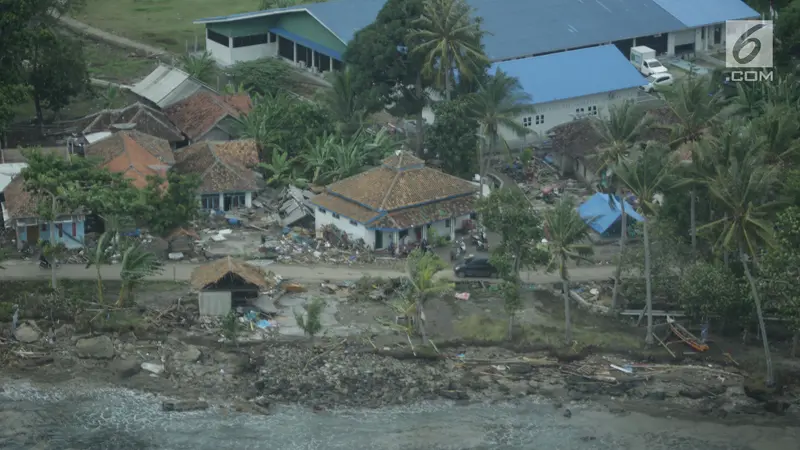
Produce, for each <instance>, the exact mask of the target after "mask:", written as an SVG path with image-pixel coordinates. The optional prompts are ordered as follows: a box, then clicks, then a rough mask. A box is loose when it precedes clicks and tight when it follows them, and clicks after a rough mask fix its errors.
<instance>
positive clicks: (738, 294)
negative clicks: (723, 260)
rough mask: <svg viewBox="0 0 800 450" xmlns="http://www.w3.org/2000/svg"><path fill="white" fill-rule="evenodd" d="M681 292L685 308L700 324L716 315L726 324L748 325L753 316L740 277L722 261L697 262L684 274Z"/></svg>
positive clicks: (680, 287)
mask: <svg viewBox="0 0 800 450" xmlns="http://www.w3.org/2000/svg"><path fill="white" fill-rule="evenodd" d="M679 292H680V304H681V306H682V307H683V311H684V312H685V313H686V315H687V316H689V317H690V318H691V319H693V320H696V321H699V322H700V323H704V322H705V321H707V320H708V319H709V317H711V316H714V315H718V316H720V317H721V318H722V320H723V321H724V322H725V323H726V324H745V323H747V322H749V319H750V318H751V317H752V312H753V308H752V306H751V304H750V303H749V302H747V301H746V300H747V299H746V298H743V295H742V288H741V286H740V283H739V280H738V279H737V278H736V275H734V273H733V272H731V270H730V269H729V268H728V267H726V266H725V265H723V264H709V263H703V262H700V263H696V264H694V265H693V266H691V267H690V268H689V270H686V272H685V274H684V275H683V276H682V277H681V279H680V285H679Z"/></svg>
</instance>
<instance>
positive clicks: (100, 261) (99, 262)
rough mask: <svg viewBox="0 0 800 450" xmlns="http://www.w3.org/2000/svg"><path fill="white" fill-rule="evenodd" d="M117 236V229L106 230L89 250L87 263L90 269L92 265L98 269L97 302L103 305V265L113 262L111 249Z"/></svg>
mask: <svg viewBox="0 0 800 450" xmlns="http://www.w3.org/2000/svg"><path fill="white" fill-rule="evenodd" d="M115 237H116V233H115V231H112V230H106V231H105V232H104V233H103V234H101V235H100V238H99V239H98V240H97V243H96V244H95V246H94V248H93V249H91V251H90V252H87V257H88V259H89V263H88V264H86V268H87V269H88V268H89V267H91V266H94V267H95V270H96V271H97V302H98V303H100V304H101V305H102V304H103V303H104V302H105V293H104V292H103V274H102V268H103V265H105V264H109V263H110V262H111V255H110V253H111V250H112V248H113V242H114V238H115Z"/></svg>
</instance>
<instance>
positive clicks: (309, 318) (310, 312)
mask: <svg viewBox="0 0 800 450" xmlns="http://www.w3.org/2000/svg"><path fill="white" fill-rule="evenodd" d="M303 309H304V310H305V313H302V312H298V311H295V312H294V319H295V322H297V326H299V327H300V329H301V330H303V333H305V335H306V336H308V337H309V338H311V340H312V341H313V340H314V337H315V336H316V335H317V334H319V332H320V331H322V311H323V310H324V309H325V299H323V298H322V297H314V299H313V300H311V303H309V304H307V305H305V306H304V307H303Z"/></svg>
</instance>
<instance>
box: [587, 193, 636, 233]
mask: <svg viewBox="0 0 800 450" xmlns="http://www.w3.org/2000/svg"><path fill="white" fill-rule="evenodd" d="M623 201H624V202H625V214H626V215H628V219H630V218H633V220H635V221H637V222H644V221H645V218H644V217H642V216H641V215H640V214H639V213H637V212H636V210H635V209H633V207H632V206H631V205H630V204H629V203H628V202H627V201H625V200H623ZM609 203H610V202H609V197H608V194H603V193H600V192H598V193H596V194H594V195H593V196H591V197H590V198H589V199H588V200H586V202H584V203H583V204H582V205H580V206H579V207H578V214H579V215H580V216H581V219H583V220H584V221H586V223H588V224H589V227H591V228H592V229H593V230H594V231H596V232H598V233H600V234H602V233H605V232H606V231H608V229H609V228H611V226H612V225H614V224H615V223H617V221H618V220H620V217H622V205H621V203H620V201H619V199H618V198H615V199H614V208H612V207H611V205H610V204H609Z"/></svg>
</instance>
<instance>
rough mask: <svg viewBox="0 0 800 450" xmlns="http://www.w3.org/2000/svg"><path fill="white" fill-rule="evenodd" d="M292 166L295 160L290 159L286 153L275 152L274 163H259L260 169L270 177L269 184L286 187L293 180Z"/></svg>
mask: <svg viewBox="0 0 800 450" xmlns="http://www.w3.org/2000/svg"><path fill="white" fill-rule="evenodd" d="M292 164H294V158H289V155H288V154H287V153H286V152H275V153H273V154H272V162H269V163H259V164H258V167H259V168H260V169H262V170H263V171H264V175H266V176H267V177H269V178H267V184H272V185H277V186H285V185H286V184H288V183H289V181H290V180H291V178H292Z"/></svg>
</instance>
